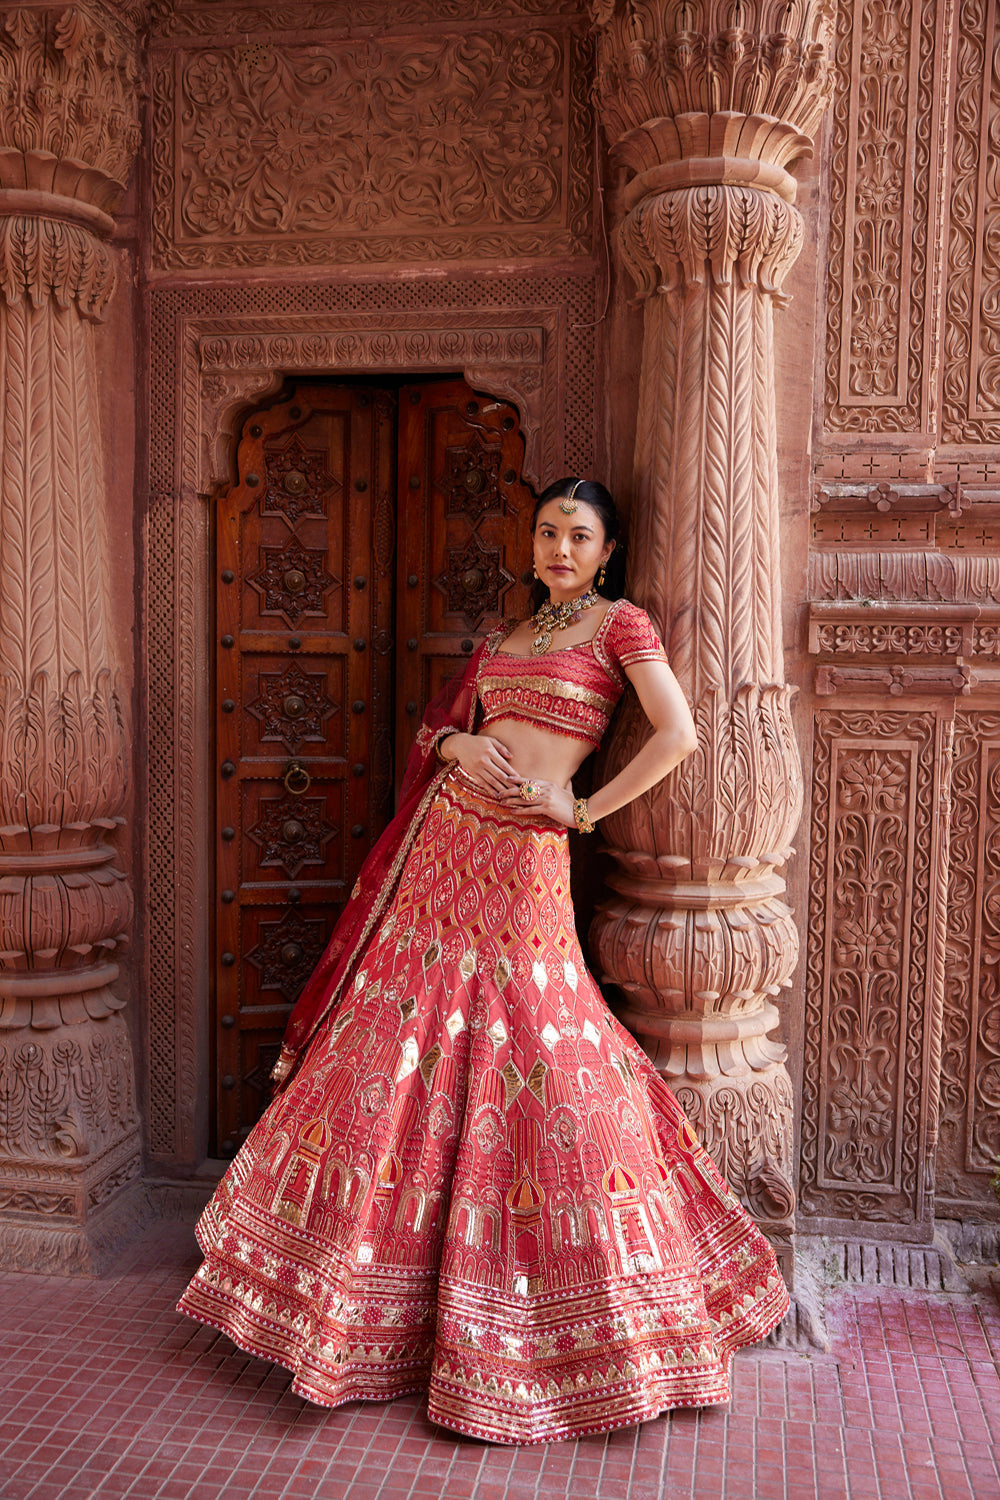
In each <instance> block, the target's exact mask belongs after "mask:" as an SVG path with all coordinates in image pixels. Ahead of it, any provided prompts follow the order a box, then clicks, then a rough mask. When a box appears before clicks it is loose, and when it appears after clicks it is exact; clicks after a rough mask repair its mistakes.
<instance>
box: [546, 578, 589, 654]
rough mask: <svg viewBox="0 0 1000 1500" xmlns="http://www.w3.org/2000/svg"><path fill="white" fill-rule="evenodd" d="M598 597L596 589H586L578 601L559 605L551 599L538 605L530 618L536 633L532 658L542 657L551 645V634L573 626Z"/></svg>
mask: <svg viewBox="0 0 1000 1500" xmlns="http://www.w3.org/2000/svg"><path fill="white" fill-rule="evenodd" d="M600 597H601V596H600V594H599V593H598V592H597V590H596V589H588V590H587V592H586V593H585V594H581V595H580V597H579V599H564V600H563V601H562V603H561V604H553V603H552V600H551V599H546V601H545V603H544V604H540V605H539V607H538V609H537V610H536V612H535V613H534V614H533V615H532V617H531V628H532V630H535V631H537V632H538V633H537V635H536V636H535V639H534V640H533V641H532V643H531V654H532V656H544V655H545V653H546V651H547V650H548V649H549V647H550V646H551V645H552V632H553V631H554V630H566V629H568V628H569V626H570V625H575V624H576V623H577V621H578V620H579V619H580V617H581V616H582V614H583V612H584V610H585V609H590V608H591V607H592V606H593V605H595V604H596V603H597V601H598V600H599V599H600Z"/></svg>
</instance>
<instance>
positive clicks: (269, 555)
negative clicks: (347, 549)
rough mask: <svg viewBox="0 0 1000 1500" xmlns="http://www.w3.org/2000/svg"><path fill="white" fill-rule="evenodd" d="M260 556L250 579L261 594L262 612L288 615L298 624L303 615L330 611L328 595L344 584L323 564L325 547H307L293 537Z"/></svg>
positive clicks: (262, 549)
mask: <svg viewBox="0 0 1000 1500" xmlns="http://www.w3.org/2000/svg"><path fill="white" fill-rule="evenodd" d="M260 557H261V567H260V569H259V570H258V572H256V573H254V574H253V575H252V576H251V577H248V579H247V582H248V583H249V585H250V587H251V588H253V589H256V591H257V593H258V594H259V595H260V597H261V613H262V614H280V615H284V617H285V619H286V620H287V621H288V623H289V625H297V624H298V622H299V621H300V620H301V618H302V616H303V615H306V614H310V615H322V614H325V613H326V611H325V609H324V606H323V598H324V595H326V594H327V593H328V592H329V590H330V589H332V588H334V587H337V588H340V587H341V583H340V579H339V578H331V576H330V574H329V573H328V572H327V571H326V569H325V568H324V566H323V563H324V561H325V559H326V549H325V548H324V547H303V545H302V543H301V542H300V541H298V540H297V539H296V538H293V539H292V540H291V541H289V542H287V543H286V545H285V546H284V547H280V548H279V547H261V548H260Z"/></svg>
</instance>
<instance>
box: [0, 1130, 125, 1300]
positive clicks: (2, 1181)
mask: <svg viewBox="0 0 1000 1500" xmlns="http://www.w3.org/2000/svg"><path fill="white" fill-rule="evenodd" d="M134 1144H135V1146H136V1147H137V1146H138V1141H136V1142H135V1143H134ZM129 1170H130V1171H131V1172H133V1173H134V1176H133V1177H132V1180H130V1181H128V1182H127V1183H126V1184H125V1186H123V1187H121V1188H118V1189H117V1190H116V1191H115V1193H114V1197H113V1198H111V1199H110V1201H108V1202H106V1203H103V1204H102V1205H101V1206H100V1207H98V1208H93V1209H91V1210H90V1211H89V1212H86V1211H85V1215H86V1216H85V1217H84V1218H82V1219H81V1218H78V1217H76V1216H75V1215H74V1214H73V1209H72V1206H71V1205H73V1204H80V1203H86V1202H88V1201H89V1199H91V1198H92V1197H93V1195H94V1194H95V1193H96V1194H98V1195H99V1194H100V1193H101V1192H102V1191H104V1190H105V1189H106V1188H107V1186H108V1179H104V1180H103V1181H102V1180H101V1179H100V1178H99V1177H97V1176H96V1175H91V1174H87V1175H86V1176H81V1177H79V1178H77V1179H76V1180H74V1181H72V1182H69V1181H66V1180H62V1181H57V1180H53V1179H48V1180H45V1181H43V1182H40V1181H39V1179H38V1178H37V1177H24V1178H17V1179H14V1180H12V1179H11V1178H10V1177H9V1176H8V1175H7V1173H6V1172H2V1173H0V1201H3V1203H4V1204H9V1205H10V1207H7V1208H5V1211H4V1214H3V1218H2V1219H0V1265H3V1266H4V1267H5V1269H6V1270H9V1271H34V1272H36V1273H38V1274H39V1275H43V1276H103V1275H104V1274H105V1273H106V1272H107V1271H108V1270H109V1269H110V1268H111V1266H112V1264H113V1263H114V1262H115V1260H116V1259H117V1258H118V1256H119V1255H120V1254H121V1252H122V1250H124V1249H125V1248H126V1246H127V1245H128V1244H129V1242H130V1241H131V1240H132V1239H133V1238H134V1237H135V1236H136V1235H137V1234H138V1233H139V1232H140V1230H142V1229H144V1228H145V1226H146V1225H147V1224H148V1223H149V1222H150V1220H151V1218H152V1214H151V1211H150V1207H149V1200H148V1198H147V1196H146V1192H145V1189H144V1187H143V1183H142V1177H141V1173H140V1168H139V1165H138V1155H137V1154H136V1155H135V1157H134V1162H130V1163H129ZM42 1202H52V1203H55V1204H57V1205H59V1204H63V1205H65V1206H66V1210H67V1211H66V1212H65V1213H58V1212H52V1213H51V1214H46V1215H44V1217H43V1214H42V1213H39V1212H37V1211H35V1212H32V1211H31V1209H30V1208H28V1205H29V1204H31V1203H34V1204H41V1203H42ZM17 1204H24V1205H25V1208H24V1209H20V1208H18V1207H16V1205H17Z"/></svg>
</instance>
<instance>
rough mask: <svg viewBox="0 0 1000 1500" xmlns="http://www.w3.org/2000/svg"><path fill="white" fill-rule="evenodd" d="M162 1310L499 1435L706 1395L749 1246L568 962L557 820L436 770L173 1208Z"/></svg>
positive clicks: (335, 1387)
mask: <svg viewBox="0 0 1000 1500" xmlns="http://www.w3.org/2000/svg"><path fill="white" fill-rule="evenodd" d="M197 1233H198V1240H199V1243H200V1245H201V1248H202V1250H203V1251H204V1253H205V1261H204V1264H203V1265H202V1267H201V1269H200V1270H199V1271H198V1273H197V1274H196V1276H195V1277H194V1278H193V1280H192V1281H191V1283H190V1285H189V1286H188V1288H187V1290H186V1292H185V1293H184V1296H183V1297H182V1299H181V1301H180V1304H179V1307H180V1309H181V1311H183V1312H185V1313H189V1314H190V1315H191V1316H192V1317H194V1318H198V1319H200V1320H202V1321H203V1322H206V1323H210V1324H213V1325H214V1326H215V1327H217V1328H220V1329H222V1330H224V1331H225V1332H226V1333H227V1334H228V1335H229V1336H230V1337H231V1338H232V1339H233V1340H234V1341H235V1342H236V1343H237V1344H238V1345H239V1346H240V1347H241V1348H243V1349H246V1350H248V1351H249V1352H251V1353H253V1354H258V1355H261V1356H263V1357H264V1358H266V1359H269V1360H274V1361H276V1362H277V1363H278V1364H281V1365H284V1366H286V1367H287V1368H288V1369H289V1370H291V1371H292V1372H293V1373H294V1377H295V1379H294V1382H293V1386H294V1389H295V1390H296V1391H297V1392H299V1393H300V1394H301V1395H303V1396H305V1397H307V1398H308V1399H309V1400H310V1401H315V1402H318V1403H320V1404H321V1405H326V1406H336V1405H338V1404H340V1403H341V1402H344V1401H351V1400H354V1399H357V1398H370V1399H376V1400H388V1399H391V1398H392V1397H395V1396H399V1395H402V1394H404V1393H406V1392H409V1391H414V1390H420V1389H425V1388H426V1389H427V1390H428V1392H429V1400H428V1410H429V1415H430V1417H431V1419H432V1420H433V1421H435V1422H438V1423H441V1424H443V1425H444V1426H446V1427H451V1428H455V1429H457V1430H458V1431H460V1432H464V1433H468V1434H470V1435H472V1436H474V1437H478V1438H486V1439H489V1440H491V1441H494V1442H501V1443H533V1442H544V1441H548V1440H551V1439H554V1438H567V1437H577V1436H581V1435H583V1434H585V1433H590V1432H598V1431H602V1430H605V1429H607V1428H612V1427H619V1426H626V1425H629V1424H631V1423H635V1422H640V1421H643V1420H645V1419H647V1418H650V1417H654V1416H656V1415H657V1414H658V1413H659V1412H662V1411H663V1410H665V1409H666V1408H668V1407H673V1406H705V1405H711V1404H714V1403H717V1402H721V1401H727V1400H728V1399H729V1395H730V1391H729V1380H728V1373H729V1364H730V1359H731V1356H732V1353H733V1351H734V1350H735V1349H738V1348H740V1347H741V1346H743V1345H746V1344H751V1343H754V1342H756V1341H757V1340H759V1339H761V1338H763V1337H764V1335H765V1334H766V1333H767V1332H768V1331H769V1330H770V1329H771V1328H772V1327H773V1326H774V1325H775V1324H776V1323H777V1322H778V1321H779V1319H780V1318H781V1317H782V1316H783V1314H784V1312H785V1311H786V1309H787V1306H788V1295H787V1292H786V1289H785V1286H784V1283H783V1281H782V1280H781V1277H780V1275H779V1273H778V1269H777V1266H776V1263H775V1259H774V1255H773V1253H772V1251H771V1249H770V1247H769V1246H768V1244H767V1242H766V1241H765V1240H764V1238H763V1236H762V1235H761V1234H760V1232H759V1231H758V1230H757V1228H756V1227H755V1226H754V1225H753V1224H752V1223H751V1221H750V1220H749V1219H748V1218H747V1216H746V1215H745V1213H744V1212H743V1209H742V1208H741V1207H740V1205H739V1204H738V1203H737V1201H736V1199H735V1198H734V1197H733V1196H732V1194H731V1193H730V1192H729V1190H728V1189H727V1187H726V1186H725V1184H724V1182H723V1181H722V1178H721V1177H720V1176H719V1174H718V1172H717V1171H716V1169H715V1167H714V1165H713V1163H712V1161H711V1160H710V1158H709V1157H708V1155H707V1154H706V1153H705V1151H704V1150H703V1149H702V1148H701V1146H700V1145H699V1144H698V1142H697V1141H696V1140H695V1138H694V1136H693V1134H692V1132H691V1128H690V1126H689V1125H688V1123H687V1121H686V1120H685V1118H684V1116H683V1114H682V1113H681V1111H680V1108H679V1107H678V1105H677V1102H676V1100H675V1099H674V1097H673V1095H672V1094H671V1093H670V1091H669V1090H668V1089H667V1087H666V1085H665V1084H664V1083H663V1081H662V1080H661V1078H660V1076H659V1075H658V1074H657V1072H656V1070H655V1069H654V1068H653V1067H652V1065H651V1064H650V1063H649V1061H648V1059H647V1058H646V1056H645V1054H644V1053H643V1051H642V1050H641V1048H640V1047H639V1046H638V1045H637V1044H636V1042H635V1041H634V1040H633V1038H632V1037H631V1036H630V1035H629V1034H628V1032H627V1031H625V1030H624V1028H623V1027H622V1026H620V1025H619V1023H618V1022H617V1021H616V1020H615V1019H614V1017H613V1016H612V1015H611V1013H610V1012H609V1010H608V1008H607V1006H606V1005H605V1003H604V1000H603V998H602V996H601V993H600V990H599V989H598V988H597V985H596V984H595V982H594V980H593V979H592V978H591V976H590V974H589V973H588V972H587V970H586V968H585V967H584V964H583V960H582V957H581V953H580V947H579V943H578V941H577V937H576V930H575V927H574V921H573V908H572V904H571V901H570V892H569V862H568V856H567V845H566V836H565V832H564V831H563V830H562V829H559V828H557V827H555V826H554V825H553V824H552V823H551V822H549V821H548V820H547V819H544V818H539V817H537V816H533V815H532V814H531V813H530V812H524V813H522V812H518V811H512V810H510V809H508V808H505V807H502V806H500V805H499V804H497V803H496V802H494V801H492V800H491V799H489V798H488V797H486V796H484V795H482V794H481V793H480V792H479V791H478V790H477V789H476V788H475V787H474V785H473V783H472V782H471V781H470V780H469V779H468V778H467V777H466V776H465V775H464V774H463V773H462V772H461V771H460V770H458V769H455V770H453V771H452V772H451V773H450V774H449V776H448V777H447V779H446V780H445V782H444V784H443V786H442V787H441V789H440V791H439V792H438V794H437V796H436V798H435V799H434V801H433V803H432V804H431V807H430V810H429V812H428V813H427V815H426V818H425V821H424V824H423V827H422V828H421V829H420V830H419V832H418V833H417V835H416V837H415V840H414V843H413V845H412V848H411V850H410V853H409V855H408V857H407V859H406V863H405V865H404V868H403V871H402V874H401V875H400V878H399V884H398V888H397V890H396V893H395V895H394V898H393V899H392V901H391V904H390V905H389V906H388V907H387V914H386V917H385V919H384V920H383V921H382V922H381V923H380V925H379V926H378V927H377V928H376V930H375V932H374V933H373V935H372V937H371V938H370V939H369V941H368V944H367V947H366V949H365V951H364V953H363V956H362V958H361V960H360V961H359V962H358V963H357V965H356V968H355V970H354V972H353V974H352V975H351V977H350V978H349V980H348V982H347V984H346V985H345V988H344V993H343V996H342V998H341V1000H340V1002H339V1004H338V1006H337V1008H336V1010H335V1011H334V1012H333V1013H332V1014H331V1016H330V1017H329V1018H328V1020H327V1021H326V1022H325V1023H324V1024H323V1025H322V1026H321V1027H320V1029H319V1030H318V1032H317V1034H316V1035H315V1037H314V1038H313V1040H312V1042H311V1043H310V1045H309V1049H308V1052H307V1054H306V1056H305V1057H304V1058H303V1060H302V1063H301V1064H300V1066H299V1068H298V1070H297V1072H296V1073H295V1074H294V1076H293V1078H292V1080H291V1082H290V1083H289V1084H288V1085H287V1087H286V1088H285V1090H284V1092H283V1093H281V1094H280V1095H279V1096H278V1097H277V1098H276V1099H275V1100H274V1102H273V1103H272V1104H271V1106H270V1108H269V1109H268V1111H267V1113H266V1114H265V1115H264V1117H263V1118H262V1119H261V1121H260V1122H259V1124H258V1125H257V1126H256V1127H255V1128H254V1130H253V1131H252V1133H251V1134H250V1136H249V1137H248V1139H247V1141H246V1143H245V1145H244V1146H243V1148H242V1150H241V1151H240V1153H239V1155H238V1156H237V1158H236V1159H235V1161H234V1162H233V1164H232V1166H231V1167H230V1169H229V1172H228V1174H227V1175H226V1177H225V1179H224V1181H223V1182H222V1183H221V1184H220V1186H219V1188H218V1191H217V1192H216V1194H215V1196H214V1198H213V1199H212V1201H211V1203H210V1204H209V1205H208V1207H207V1208H206V1210H205V1212H204V1214H203V1216H202V1218H201V1220H200V1222H199V1225H198V1230H197Z"/></svg>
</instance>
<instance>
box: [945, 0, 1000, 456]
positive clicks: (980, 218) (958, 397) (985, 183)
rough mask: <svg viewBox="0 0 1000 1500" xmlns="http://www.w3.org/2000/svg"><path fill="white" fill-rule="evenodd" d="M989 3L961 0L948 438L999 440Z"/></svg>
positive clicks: (996, 134) (996, 150)
mask: <svg viewBox="0 0 1000 1500" xmlns="http://www.w3.org/2000/svg"><path fill="white" fill-rule="evenodd" d="M997 21H998V18H997V8H996V6H995V5H993V4H991V3H990V0H959V4H958V42H957V46H956V58H955V80H954V109H953V114H954V125H953V130H952V138H951V184H950V193H949V219H948V252H947V253H948V264H947V284H946V292H945V332H944V361H943V363H944V402H943V413H942V415H943V436H944V438H945V440H946V441H948V442H954V443H996V442H998V441H1000V218H998V209H1000V73H998V68H1000V27H998V24H997Z"/></svg>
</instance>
